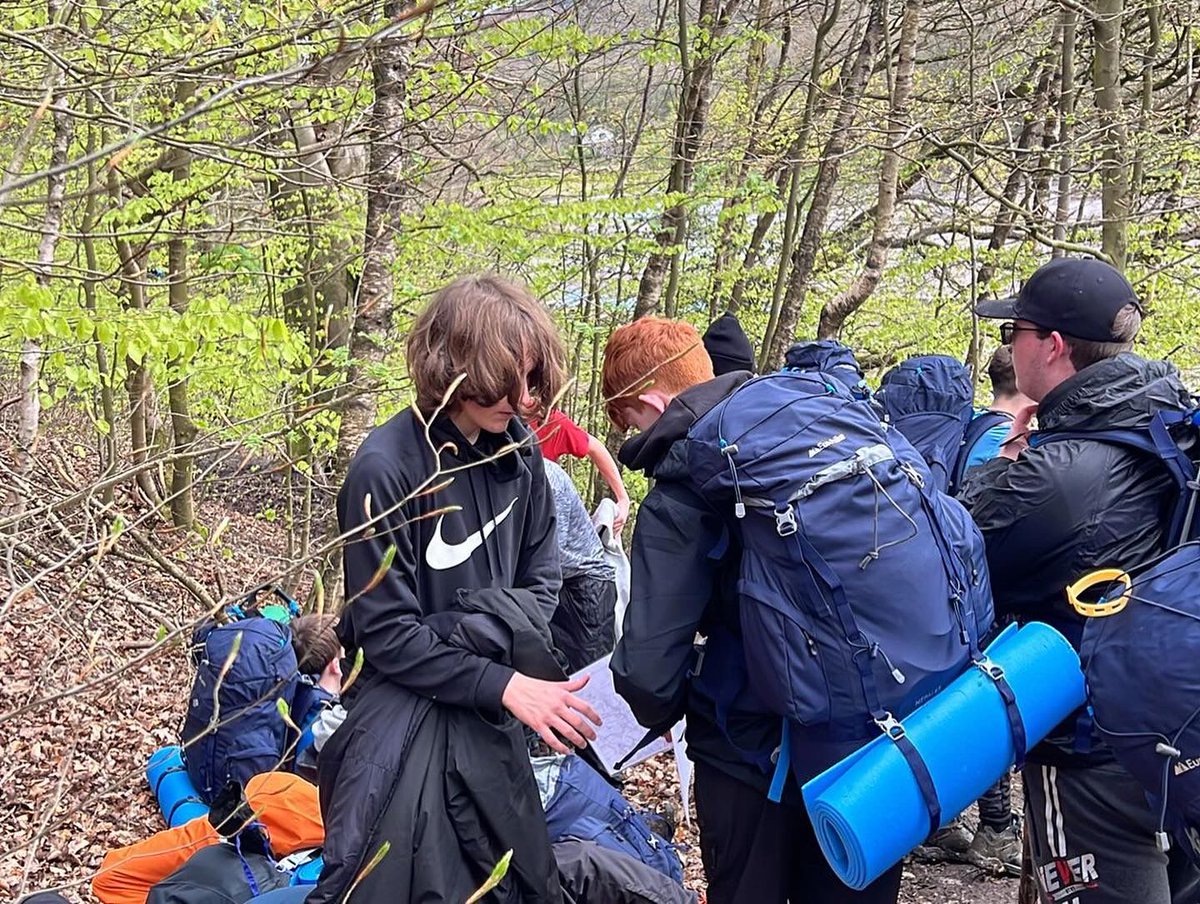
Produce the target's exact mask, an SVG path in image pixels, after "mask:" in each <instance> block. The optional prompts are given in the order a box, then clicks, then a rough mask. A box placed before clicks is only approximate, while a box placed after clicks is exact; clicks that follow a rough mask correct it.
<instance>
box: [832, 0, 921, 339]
mask: <svg viewBox="0 0 1200 904" xmlns="http://www.w3.org/2000/svg"><path fill="white" fill-rule="evenodd" d="M921 2H922V0H907V2H906V3H905V4H904V18H903V21H902V23H901V25H900V44H899V47H898V48H897V53H898V56H899V60H898V63H897V65H896V81H895V85H894V87H893V88H892V102H891V111H890V113H889V114H888V141H887V148H886V149H885V150H884V152H883V165H882V166H881V167H880V171H879V197H878V200H877V201H876V203H875V229H874V232H873V233H872V235H871V244H870V246H869V247H868V248H867V256H866V262H865V264H864V266H863V271H862V273H860V274H859V275H858V278H857V279H855V281H854V282H853V283H852V284H851V285H850V287H849V288H848V289H847V290H846V291H845V292H843V293H842V294H841V295H839V296H838V297H837V298H834V299H833V300H832V301H830V302H828V303H827V304H826V305H825V307H824V308H823V309H822V311H821V320H820V324H819V325H818V327H817V336H818V338H821V339H828V338H830V337H832V336H836V335H837V334H838V333H839V332H840V331H841V329H842V324H844V323H845V322H846V318H847V317H849V316H850V314H852V313H853V312H854V311H856V310H857V309H858V308H859V306H860V305H862V303H863V302H864V301H866V300H867V298H868V297H869V296H870V294H871V293H872V292H874V291H875V287H876V286H877V285H879V280H880V278H881V277H882V276H883V270H884V268H885V267H886V266H887V259H888V246H889V244H890V241H891V235H892V218H893V216H894V215H895V212H896V181H897V179H898V177H899V175H900V162H901V153H900V151H901V147H902V146H903V144H904V142H905V140H906V139H907V136H908V129H909V116H908V98H909V95H910V94H911V93H912V85H913V71H914V70H915V69H916V55H917V34H918V31H919V29H920V23H921Z"/></svg>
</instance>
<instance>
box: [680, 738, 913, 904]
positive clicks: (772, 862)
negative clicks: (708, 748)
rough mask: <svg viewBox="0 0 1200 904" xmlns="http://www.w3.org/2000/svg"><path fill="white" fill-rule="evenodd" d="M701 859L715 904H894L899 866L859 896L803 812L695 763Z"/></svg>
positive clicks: (898, 878)
mask: <svg viewBox="0 0 1200 904" xmlns="http://www.w3.org/2000/svg"><path fill="white" fill-rule="evenodd" d="M695 774H696V814H697V816H698V818H699V820H700V856H701V858H702V859H703V861H704V872H705V875H706V876H707V877H708V904H787V902H790V904H894V902H895V901H896V898H897V896H898V895H899V894H900V871H901V866H900V864H896V865H895V866H894V867H892V868H891V869H890V870H888V871H887V872H886V873H884V874H883V875H882V876H880V877H879V878H878V879H876V880H875V881H874V882H872V883H871V884H870V885H869V886H868V887H867V888H865V889H863V890H862V891H854V890H853V889H851V888H848V887H847V886H846V885H844V884H843V883H842V880H841V879H839V878H838V877H837V875H836V874H835V873H834V872H833V870H832V869H830V867H829V864H828V863H827V862H826V861H825V855H824V854H822V853H821V847H820V845H819V844H818V843H817V836H816V835H815V834H813V828H812V823H811V822H809V819H808V813H807V811H806V810H805V809H804V806H803V805H802V804H797V805H796V806H785V805H783V804H776V803H772V802H771V801H769V800H767V798H766V795H765V794H763V792H762V791H759V790H758V789H756V788H753V787H751V786H750V785H747V784H745V783H744V782H740V781H738V780H737V779H735V778H731V777H729V776H727V775H726V774H725V773H723V772H721V771H720V770H719V769H714V768H713V767H712V766H709V765H707V764H705V763H702V762H697V763H696V773H695Z"/></svg>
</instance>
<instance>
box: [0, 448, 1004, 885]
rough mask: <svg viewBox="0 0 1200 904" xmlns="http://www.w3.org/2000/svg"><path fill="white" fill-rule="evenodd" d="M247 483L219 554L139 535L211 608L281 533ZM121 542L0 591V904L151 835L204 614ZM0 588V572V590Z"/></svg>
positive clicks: (67, 453) (692, 836)
mask: <svg viewBox="0 0 1200 904" xmlns="http://www.w3.org/2000/svg"><path fill="white" fill-rule="evenodd" d="M47 444H48V446H49V448H50V454H49V455H48V456H47V457H46V458H47V461H53V462H55V465H54V470H55V471H56V472H57V477H56V479H57V480H58V482H59V483H61V482H62V481H63V479H64V474H63V472H64V470H65V471H66V472H67V473H66V476H70V477H72V480H71V481H69V482H71V483H74V485H75V486H76V487H79V486H85V485H87V482H88V481H89V480H90V479H94V475H92V474H89V473H87V468H86V466H85V463H84V456H82V455H80V454H78V453H79V450H78V448H77V447H76V448H75V449H72V447H71V446H70V445H69V444H61V443H60V444H55V442H54V441H53V440H47ZM75 469H77V473H74V474H72V473H71V472H72V470H75ZM49 476H50V475H48V477H47V479H49ZM244 483H245V484H256V483H257V487H250V486H243V487H240V488H239V491H238V492H233V491H232V490H233V485H232V484H231V483H228V482H226V483H224V484H219V486H221V487H222V489H221V490H220V491H219V492H211V493H210V494H209V495H208V496H207V497H206V498H204V499H203V500H202V501H201V502H200V505H199V518H200V520H201V521H202V522H203V523H204V524H207V525H216V524H219V523H221V522H223V521H224V519H228V520H229V524H228V527H227V529H226V530H225V531H224V532H223V534H222V536H221V538H220V540H219V542H217V543H215V544H214V543H213V542H210V541H202V540H200V539H198V538H191V539H181V538H180V537H179V536H178V535H177V534H175V533H173V532H171V531H168V530H165V529H160V530H152V529H150V528H148V527H143V528H142V531H143V537H144V538H147V539H149V540H150V541H151V542H152V543H153V544H154V545H155V547H156V548H157V549H158V551H159V552H161V553H162V554H163V555H165V556H167V557H169V558H170V560H171V561H172V562H174V563H176V565H177V566H178V569H177V570H179V571H182V572H185V573H186V575H187V576H188V577H190V578H191V579H193V580H195V581H196V582H198V583H199V584H200V585H202V586H204V587H205V588H207V589H208V591H209V592H210V593H211V594H212V595H213V596H216V597H219V596H220V595H221V593H222V588H224V590H227V591H228V592H230V593H234V592H236V591H238V590H239V589H249V588H252V587H254V586H256V585H258V584H259V583H261V582H263V581H266V580H269V579H271V578H272V577H274V576H275V575H276V574H278V572H279V570H280V567H281V563H282V562H283V554H284V544H285V533H284V530H283V528H282V525H281V524H280V523H279V520H278V518H274V519H272V518H271V517H269V516H267V514H266V513H267V512H268V510H269V509H271V508H273V507H274V502H273V500H272V497H273V496H275V495H276V494H277V491H278V490H279V489H280V487H279V484H278V482H271V481H267V482H265V483H264V482H263V481H262V480H261V479H252V478H250V477H246V478H245V479H244ZM58 535H59V536H60V540H59V541H56V540H55V534H54V532H53V531H49V530H44V531H42V533H41V534H40V535H38V536H36V537H35V536H30V537H29V538H28V540H27V545H26V547H25V549H26V553H25V555H26V556H27V559H26V561H25V562H24V563H22V562H21V557H22V553H21V551H20V549H19V548H18V549H17V551H16V553H15V556H16V560H17V562H16V564H18V565H21V564H24V565H25V568H24V570H22V569H20V568H18V569H17V570H16V571H15V572H14V571H13V570H12V569H7V574H8V575H12V574H14V573H18V574H20V573H30V572H36V571H38V570H39V569H38V568H37V567H36V563H35V562H34V561H32V560H30V558H29V557H32V556H34V555H35V554H36V555H41V556H43V557H44V558H45V557H48V561H51V562H52V561H53V560H54V558H55V557H56V556H64V557H65V556H66V555H67V554H68V553H69V552H70V549H69V544H67V543H66V541H65V540H62V539H61V538H62V537H65V536H66V534H64V533H62V531H58ZM56 542H59V543H60V544H61V545H60V546H56ZM129 546H130V544H128V543H126V541H125V540H124V539H120V540H119V541H118V546H117V552H112V551H110V552H109V553H108V554H107V555H106V556H105V563H103V564H102V566H101V565H98V564H97V562H96V561H95V560H94V558H83V559H77V560H76V561H74V563H73V564H72V565H71V566H70V567H65V568H60V569H57V570H54V571H53V573H51V574H47V575H44V576H43V577H41V578H39V579H38V580H37V581H36V582H35V583H34V584H33V586H32V587H29V588H28V589H26V590H23V591H22V592H20V593H18V594H17V595H16V596H15V597H13V599H12V601H11V605H9V606H8V607H7V611H4V599H5V598H6V597H8V596H9V593H10V592H11V588H10V589H9V590H5V591H4V592H3V593H0V676H3V679H2V680H0V900H5V901H8V900H16V899H17V897H18V896H19V895H21V894H23V893H28V892H30V891H33V890H37V889H41V888H60V889H63V891H64V893H65V894H66V895H67V896H68V897H69V898H71V899H72V900H77V901H92V900H94V899H93V898H92V897H91V895H90V891H89V882H90V878H91V876H92V875H93V873H94V872H95V870H96V869H97V868H98V866H99V865H100V861H101V859H102V858H103V856H104V853H105V852H106V851H107V850H110V849H111V848H114V847H119V846H122V845H126V844H130V843H132V842H134V841H138V840H140V839H142V838H145V837H146V836H148V835H150V834H151V833H153V832H155V831H157V830H158V829H160V828H162V821H161V816H160V815H159V811H158V807H157V805H156V803H155V801H154V799H153V798H152V796H151V794H150V791H149V789H148V787H147V785H146V781H145V773H144V770H145V765H146V760H147V758H148V757H149V755H150V754H151V753H152V752H153V751H154V750H156V749H157V748H159V747H160V746H162V745H164V744H169V743H172V742H174V741H175V740H177V733H178V730H179V728H180V725H181V723H182V715H183V711H184V706H185V702H186V700H187V695H188V690H189V687H190V684H191V668H190V665H189V664H188V662H187V657H186V655H185V653H184V650H183V647H182V645H181V644H179V643H174V644H169V645H165V646H164V645H156V643H155V641H156V639H157V638H158V637H159V636H160V635H161V634H162V632H163V629H164V628H165V629H167V630H168V631H170V630H172V629H174V628H176V627H180V626H184V625H186V624H188V623H189V622H190V621H191V620H193V619H194V618H196V617H197V615H198V614H199V613H200V611H201V606H200V604H199V603H198V602H197V600H196V599H195V598H193V596H190V595H189V594H188V593H187V592H186V591H185V590H184V588H183V586H182V584H181V582H180V581H179V580H178V577H175V578H173V577H171V576H169V575H168V574H167V573H165V572H164V570H163V569H162V568H161V567H159V566H157V565H156V564H155V563H154V562H153V561H152V559H151V557H150V556H149V555H148V554H147V553H146V550H145V548H144V547H142V548H141V549H139V550H138V551H137V552H136V553H135V552H134V551H132V550H131V549H130V548H129ZM33 550H36V552H34V551H33ZM10 564H11V563H10ZM102 576H106V577H105V579H104V580H101V577H102ZM8 581H9V578H8V577H7V576H6V575H5V573H4V572H0V588H2V587H3V585H4V584H6V583H7V582H8ZM156 646H157V649H156ZM625 793H626V795H627V796H629V797H630V798H631V799H633V800H634V801H635V802H637V803H639V804H642V805H644V806H647V807H650V808H658V806H659V805H660V804H661V803H662V802H663V801H665V800H668V799H676V800H677V799H678V793H679V791H678V781H677V779H676V774H675V768H674V763H673V762H672V760H671V755H670V754H664V755H662V756H660V757H658V758H656V759H653V760H650V761H648V762H646V763H644V764H641V765H640V766H638V767H637V768H636V769H633V770H630V773H629V776H628V781H627V784H626V787H625ZM677 840H678V841H680V842H681V843H682V845H683V851H682V854H683V857H684V860H685V864H686V871H687V877H688V882H689V885H691V886H693V887H695V888H697V889H702V888H703V881H704V880H703V870H702V868H701V866H700V856H699V848H698V845H697V837H696V829H695V819H694V817H693V818H692V820H691V824H690V825H686V824H685V825H681V826H680V830H679V837H678V838H677ZM1015 900H1016V882H1015V881H1011V880H998V879H996V878H994V877H990V876H986V875H984V874H983V873H981V872H980V871H979V870H978V869H975V868H974V867H968V866H958V865H949V864H936V865H927V864H919V863H911V864H908V865H906V866H905V872H904V882H903V888H902V891H901V901H902V902H905V904H958V902H974V904H1001V902H1006V904H1007V902H1014V901H1015Z"/></svg>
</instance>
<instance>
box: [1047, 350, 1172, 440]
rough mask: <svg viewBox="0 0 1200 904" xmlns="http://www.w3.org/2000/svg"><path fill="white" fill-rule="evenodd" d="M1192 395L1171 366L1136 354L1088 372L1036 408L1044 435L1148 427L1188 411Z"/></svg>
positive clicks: (1110, 360) (1054, 391) (1068, 381)
mask: <svg viewBox="0 0 1200 904" xmlns="http://www.w3.org/2000/svg"><path fill="white" fill-rule="evenodd" d="M1190 405H1191V395H1190V394H1189V393H1188V391H1187V389H1186V388H1185V387H1184V385H1183V383H1182V381H1181V380H1180V379H1179V373H1178V371H1177V370H1176V369H1175V366H1174V365H1173V364H1169V363H1167V362H1166V361H1147V360H1146V359H1145V358H1142V357H1139V356H1138V355H1135V354H1132V353H1125V354H1121V355H1118V356H1117V357H1115V358H1108V359H1106V360H1104V361H1098V362H1096V363H1095V364H1092V365H1090V366H1088V367H1085V368H1084V369H1083V370H1081V371H1079V373H1077V374H1075V375H1074V376H1072V377H1069V378H1068V379H1066V380H1064V381H1063V382H1062V383H1060V384H1059V385H1058V386H1056V387H1054V389H1052V390H1050V392H1048V393H1047V394H1046V397H1045V398H1044V399H1042V402H1041V405H1039V406H1038V426H1039V428H1040V429H1042V430H1084V431H1086V430H1112V429H1117V428H1131V427H1144V426H1146V425H1147V424H1148V423H1150V420H1151V418H1152V417H1153V416H1154V414H1155V412H1157V411H1161V410H1163V409H1176V410H1177V409H1180V408H1187V407H1189V406H1190Z"/></svg>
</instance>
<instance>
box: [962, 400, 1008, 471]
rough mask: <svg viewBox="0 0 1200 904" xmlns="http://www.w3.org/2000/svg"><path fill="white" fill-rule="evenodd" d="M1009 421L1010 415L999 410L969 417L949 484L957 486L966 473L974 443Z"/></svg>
mask: <svg viewBox="0 0 1200 904" xmlns="http://www.w3.org/2000/svg"><path fill="white" fill-rule="evenodd" d="M1011 423H1012V417H1011V416H1010V415H1007V414H1004V413H1003V412H1001V411H985V412H983V414H981V415H979V416H978V417H975V418H972V419H971V423H969V424H967V429H966V431H964V433H963V441H962V446H960V447H959V450H958V460H957V461H956V462H955V463H954V473H953V474H952V475H950V476H951V481H950V486H952V487H958V486H959V485H960V484H961V483H962V479H963V475H964V474H966V473H967V461H968V460H969V459H970V458H971V453H972V452H973V451H974V450H975V446H976V444H977V443H978V442H979V441H980V440H981V439H983V438H984V437H985V436H986V435H987V434H988V433H990V432H991V431H992V430H994V429H995V428H996V427H1001V426H1003V425H1005V424H1011Z"/></svg>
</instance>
